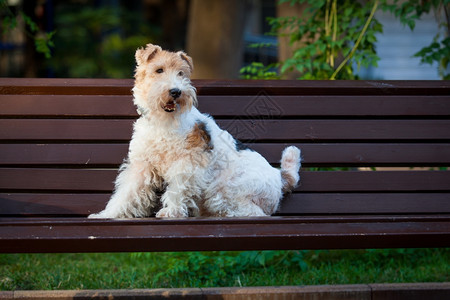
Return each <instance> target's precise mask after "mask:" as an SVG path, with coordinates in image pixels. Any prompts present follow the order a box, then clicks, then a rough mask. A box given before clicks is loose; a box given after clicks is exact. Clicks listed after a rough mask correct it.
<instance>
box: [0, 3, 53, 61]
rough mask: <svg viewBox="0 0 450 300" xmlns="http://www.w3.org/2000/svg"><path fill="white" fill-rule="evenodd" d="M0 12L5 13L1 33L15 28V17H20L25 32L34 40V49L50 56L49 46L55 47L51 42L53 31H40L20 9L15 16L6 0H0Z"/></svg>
mask: <svg viewBox="0 0 450 300" xmlns="http://www.w3.org/2000/svg"><path fill="white" fill-rule="evenodd" d="M0 14H1V15H5V16H4V18H3V21H2V28H3V30H2V34H6V33H7V32H9V31H11V30H13V29H14V28H16V27H17V19H18V18H19V17H20V18H22V19H23V21H24V22H25V24H26V28H25V31H24V32H25V34H26V35H27V36H28V37H30V38H32V39H33V40H34V44H35V48H36V51H37V52H38V53H41V54H43V55H44V56H45V58H47V59H49V58H51V57H52V51H51V48H54V47H55V43H54V42H53V36H54V35H55V33H56V32H55V31H52V32H48V33H46V32H42V31H41V30H40V29H39V26H38V25H37V24H36V22H34V21H33V19H32V18H31V17H30V16H28V15H26V14H25V13H24V12H23V11H20V12H19V14H18V16H16V15H15V14H14V13H13V12H12V11H11V10H10V9H9V6H8V3H7V0H0Z"/></svg>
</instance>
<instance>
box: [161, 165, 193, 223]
mask: <svg viewBox="0 0 450 300" xmlns="http://www.w3.org/2000/svg"><path fill="white" fill-rule="evenodd" d="M191 176H192V175H191V174H181V175H177V176H176V177H175V178H173V180H170V181H169V182H168V185H167V188H166V191H165V192H164V194H163V195H162V196H161V203H162V205H163V207H162V208H161V209H160V210H159V212H158V213H157V214H156V217H157V218H184V217H188V216H189V211H196V210H198V207H197V205H196V203H195V201H194V200H193V199H194V198H195V195H194V194H193V188H192V185H191V182H190V179H191Z"/></svg>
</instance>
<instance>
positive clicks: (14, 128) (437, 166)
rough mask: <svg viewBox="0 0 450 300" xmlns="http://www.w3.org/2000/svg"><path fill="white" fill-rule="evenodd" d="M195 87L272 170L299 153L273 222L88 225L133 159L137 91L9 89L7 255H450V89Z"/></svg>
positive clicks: (444, 85) (1, 99)
mask: <svg viewBox="0 0 450 300" xmlns="http://www.w3.org/2000/svg"><path fill="white" fill-rule="evenodd" d="M193 84H194V86H196V88H197V92H198V95H199V96H198V99H199V109H200V111H202V112H206V113H209V114H211V115H212V116H214V117H215V119H216V120H217V123H218V124H219V125H220V126H221V127H222V128H224V129H227V130H228V131H229V132H230V133H232V134H233V135H234V136H235V137H236V138H238V139H240V140H241V141H242V142H244V143H245V144H246V145H248V146H249V147H250V148H252V149H254V150H256V151H258V152H260V153H261V154H262V155H263V156H264V157H266V159H267V160H268V161H269V162H270V163H271V164H273V165H274V166H278V165H279V159H280V157H281V151H282V149H283V148H284V147H286V146H287V145H295V146H297V147H299V148H301V150H302V156H303V160H304V161H303V169H302V170H301V173H300V175H301V184H300V186H299V187H298V188H296V189H295V190H294V192H293V193H292V194H289V195H287V196H286V197H285V199H283V201H282V203H281V207H280V210H279V211H278V212H277V214H276V215H275V216H271V217H264V218H185V219H156V218H153V217H150V218H143V219H127V220H95V219H87V218H86V216H87V215H88V214H90V213H93V212H98V211H100V210H101V209H103V208H104V206H105V204H106V202H107V201H108V200H109V197H110V195H111V192H112V189H113V187H114V186H113V181H114V179H115V177H116V175H117V169H118V167H119V165H120V164H121V162H122V160H123V159H124V158H125V157H126V155H127V151H128V142H129V140H130V138H131V132H132V124H133V122H134V120H135V119H136V118H137V116H138V115H137V113H136V110H135V107H134V106H133V104H132V97H131V92H130V90H131V88H132V85H133V81H132V80H116V79H15V78H0V252H4V253H15V252H18V253H20V252H115V251H121V252H122V251H201V250H269V249H270V250H276V249H278V250H282V249H343V248H346V249H349V248H394V247H414V248H415V247H450V171H449V170H447V168H448V167H449V166H450V121H449V116H450V82H448V81H244V80H237V81H212V80H194V81H193ZM374 169H376V171H372V170H374Z"/></svg>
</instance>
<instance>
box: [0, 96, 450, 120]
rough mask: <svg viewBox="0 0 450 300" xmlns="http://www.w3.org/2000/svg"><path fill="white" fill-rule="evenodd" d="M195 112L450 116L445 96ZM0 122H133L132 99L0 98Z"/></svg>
mask: <svg viewBox="0 0 450 300" xmlns="http://www.w3.org/2000/svg"><path fill="white" fill-rule="evenodd" d="M198 100H199V109H200V111H202V112H207V113H209V114H211V115H213V116H215V117H223V116H226V117H236V116H240V117H261V116H262V117H264V118H266V119H267V118H279V117H294V118H299V117H312V116H314V117H316V116H341V117H342V116H350V117H352V118H354V117H355V116H358V117H360V118H361V117H369V116H391V117H392V116H401V117H408V118H413V117H418V116H420V117H425V116H448V115H450V100H449V97H448V96H384V95H383V96H351V97H350V96H333V97H330V96H304V95H296V96H277V95H273V96H269V95H265V94H263V95H258V96H199V97H198ZM0 116H6V117H11V116H26V117H43V116H54V117H58V118H60V117H62V116H64V117H68V116H74V117H87V116H89V117H128V118H135V117H137V116H138V114H137V112H136V108H135V107H134V105H133V102H132V97H131V95H129V96H118V95H0Z"/></svg>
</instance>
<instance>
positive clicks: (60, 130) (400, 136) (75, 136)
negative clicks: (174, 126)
mask: <svg viewBox="0 0 450 300" xmlns="http://www.w3.org/2000/svg"><path fill="white" fill-rule="evenodd" d="M132 123H133V121H132V120H77V119H76V120H18V119H3V120H0V139H2V140H5V141H8V140H9V141H18V140H85V141H87V140H96V141H97V140H123V141H128V140H129V139H130V138H131V132H132ZM218 124H219V126H221V128H223V129H225V130H228V131H229V132H230V133H231V134H232V135H233V136H234V137H235V138H238V139H242V140H247V141H258V140H290V139H293V140H296V141H299V140H300V141H301V140H304V141H321V140H325V141H328V140H346V141H355V140H444V141H447V140H450V121H448V120H243V119H236V120H219V121H218Z"/></svg>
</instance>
